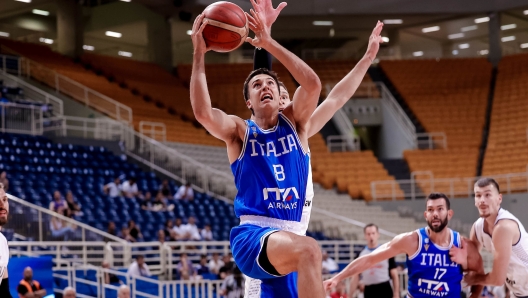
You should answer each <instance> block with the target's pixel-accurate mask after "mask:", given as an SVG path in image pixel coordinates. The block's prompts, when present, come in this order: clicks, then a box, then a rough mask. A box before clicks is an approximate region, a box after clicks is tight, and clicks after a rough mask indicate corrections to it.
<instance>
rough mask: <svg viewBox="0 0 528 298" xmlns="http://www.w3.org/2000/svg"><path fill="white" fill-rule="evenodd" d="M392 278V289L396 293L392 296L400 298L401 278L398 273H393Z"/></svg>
mask: <svg viewBox="0 0 528 298" xmlns="http://www.w3.org/2000/svg"><path fill="white" fill-rule="evenodd" d="M393 270H395V269H393ZM391 277H392V287H393V290H392V291H393V292H394V294H393V295H392V296H393V297H400V276H399V275H398V272H397V271H396V272H394V273H392V272H391Z"/></svg>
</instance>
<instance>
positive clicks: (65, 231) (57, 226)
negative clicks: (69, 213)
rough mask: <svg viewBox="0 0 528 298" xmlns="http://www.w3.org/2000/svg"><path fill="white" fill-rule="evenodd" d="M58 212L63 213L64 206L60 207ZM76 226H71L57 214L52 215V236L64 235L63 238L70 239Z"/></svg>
mask: <svg viewBox="0 0 528 298" xmlns="http://www.w3.org/2000/svg"><path fill="white" fill-rule="evenodd" d="M57 213H60V214H63V213H64V207H59V209H58V210H57ZM76 228H77V227H76V226H70V225H69V224H68V223H67V222H66V221H65V220H63V219H59V218H57V217H55V216H52V217H51V220H50V230H51V236H53V237H54V238H60V237H62V240H64V241H68V240H70V239H72V238H73V236H74V233H75V229H76Z"/></svg>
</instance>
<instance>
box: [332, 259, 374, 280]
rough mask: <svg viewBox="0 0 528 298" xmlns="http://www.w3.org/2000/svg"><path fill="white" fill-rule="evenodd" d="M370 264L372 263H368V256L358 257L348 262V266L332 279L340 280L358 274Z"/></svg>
mask: <svg viewBox="0 0 528 298" xmlns="http://www.w3.org/2000/svg"><path fill="white" fill-rule="evenodd" d="M372 265H373V264H370V262H369V261H368V258H365V257H360V258H359V259H356V260H355V261H353V262H352V263H350V264H348V266H346V267H345V269H343V271H341V272H339V273H338V274H337V275H336V276H334V279H336V280H337V281H338V282H340V281H342V280H344V279H346V278H349V277H351V276H355V275H358V274H360V273H361V272H363V271H365V270H367V269H368V268H370V267H371V266H372Z"/></svg>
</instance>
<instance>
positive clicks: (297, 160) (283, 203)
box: [190, 10, 325, 298]
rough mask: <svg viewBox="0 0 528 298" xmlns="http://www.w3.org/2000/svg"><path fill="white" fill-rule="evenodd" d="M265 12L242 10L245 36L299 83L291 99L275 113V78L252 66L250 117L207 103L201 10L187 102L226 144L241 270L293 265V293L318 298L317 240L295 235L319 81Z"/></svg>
mask: <svg viewBox="0 0 528 298" xmlns="http://www.w3.org/2000/svg"><path fill="white" fill-rule="evenodd" d="M264 14H265V12H255V11H253V10H252V11H251V15H247V17H248V20H249V25H250V29H251V30H252V31H253V32H255V38H253V39H251V38H248V39H247V41H248V42H250V43H251V44H252V45H253V46H255V47H261V48H264V49H266V50H267V51H268V52H270V53H271V54H272V55H273V56H274V57H276V58H277V59H278V60H279V61H280V62H281V63H282V64H283V65H284V66H285V67H286V68H287V69H288V71H289V72H290V73H291V74H292V75H293V77H294V78H295V80H296V81H297V82H298V83H299V84H300V87H299V88H298V89H297V91H296V92H295V95H294V96H293V100H292V103H291V104H290V105H289V106H288V107H287V108H285V109H284V110H283V112H282V113H280V114H279V87H278V86H279V84H278V80H277V77H276V75H275V74H274V73H273V72H270V71H268V70H266V69H259V70H256V71H253V72H251V74H250V75H249V76H248V78H247V79H246V81H245V82H244V89H243V94H244V99H245V102H246V105H247V107H248V108H249V109H250V110H251V112H252V113H253V115H254V120H246V121H244V120H242V119H241V118H239V117H237V116H232V115H227V114H225V113H224V112H222V111H220V110H218V109H213V108H212V107H211V99H210V96H209V92H208V89H207V80H206V76H205V63H204V56H205V53H206V52H207V51H208V50H209V49H208V48H207V46H206V44H205V41H204V39H203V36H202V31H203V29H204V27H205V25H206V24H207V20H205V21H204V17H203V15H200V16H199V17H198V18H197V19H196V20H195V23H194V25H193V30H192V34H191V37H192V41H193V46H194V57H193V72H192V76H191V84H190V91H191V104H192V107H193V111H194V115H195V117H196V119H197V120H198V121H199V122H200V123H201V124H202V125H203V126H204V127H205V128H206V129H207V130H208V131H209V132H210V133H211V134H212V135H213V136H215V137H217V138H219V139H221V140H223V141H225V143H226V145H227V153H228V158H229V161H230V163H231V168H232V170H233V174H234V176H235V184H236V186H237V189H238V194H237V196H236V198H235V213H236V215H237V216H238V217H240V220H241V224H240V226H238V227H235V228H233V229H232V231H231V236H230V242H231V249H232V251H233V257H234V258H235V262H236V263H237V265H238V266H239V268H240V269H241V271H242V272H243V273H244V274H246V275H247V276H249V277H252V278H257V279H270V278H277V277H281V276H284V275H286V274H288V273H291V272H295V271H297V272H298V284H299V285H302V287H299V296H300V297H318V298H321V297H324V296H325V294H324V290H323V285H322V277H321V251H320V248H319V245H318V244H317V242H316V241H315V240H314V239H313V238H310V237H303V236H299V235H298V234H297V233H296V232H298V230H299V229H301V227H302V224H301V219H302V213H303V207H304V204H305V202H306V200H307V198H309V197H310V195H313V190H312V189H311V187H310V183H311V169H310V156H309V152H308V151H307V149H308V137H307V132H306V123H307V122H308V119H310V116H311V115H312V113H313V112H314V110H315V108H316V106H317V101H318V99H319V94H320V91H321V82H320V80H319V78H318V77H317V75H316V74H315V73H314V72H313V70H312V69H311V68H310V67H308V65H306V63H304V62H303V61H302V60H301V59H299V58H298V57H296V56H295V55H293V54H292V53H291V52H289V51H287V50H286V49H284V48H283V47H282V46H280V45H279V44H278V43H277V42H276V41H274V40H273V39H272V38H271V36H270V27H269V26H268V25H267V23H266V18H265V15H264ZM261 15H264V17H262V18H261ZM276 296H277V295H276Z"/></svg>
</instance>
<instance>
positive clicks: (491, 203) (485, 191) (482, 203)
mask: <svg viewBox="0 0 528 298" xmlns="http://www.w3.org/2000/svg"><path fill="white" fill-rule="evenodd" d="M474 191H475V206H476V207H477V209H478V211H479V216H480V217H482V218H486V217H488V216H490V215H492V214H497V213H498V212H499V208H500V204H501V202H502V195H501V194H500V193H499V191H498V190H497V188H496V187H495V186H494V185H493V184H490V185H488V186H484V187H478V186H475V189H474Z"/></svg>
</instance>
